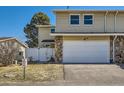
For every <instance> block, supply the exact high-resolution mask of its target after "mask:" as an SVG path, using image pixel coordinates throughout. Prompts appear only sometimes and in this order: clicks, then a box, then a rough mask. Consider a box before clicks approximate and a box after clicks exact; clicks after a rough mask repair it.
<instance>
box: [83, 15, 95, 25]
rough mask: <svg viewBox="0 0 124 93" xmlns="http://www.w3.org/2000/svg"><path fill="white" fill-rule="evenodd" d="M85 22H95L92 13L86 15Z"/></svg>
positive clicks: (90, 23) (87, 23) (89, 23)
mask: <svg viewBox="0 0 124 93" xmlns="http://www.w3.org/2000/svg"><path fill="white" fill-rule="evenodd" d="M84 24H85V25H92V24H93V16H92V15H84Z"/></svg>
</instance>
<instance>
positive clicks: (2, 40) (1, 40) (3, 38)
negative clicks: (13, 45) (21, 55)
mask: <svg viewBox="0 0 124 93" xmlns="http://www.w3.org/2000/svg"><path fill="white" fill-rule="evenodd" d="M10 40H15V41H16V42H18V43H19V44H20V45H22V46H23V47H25V48H28V46H27V45H25V44H23V43H22V42H20V41H19V40H17V39H16V38H13V37H0V42H5V41H10Z"/></svg>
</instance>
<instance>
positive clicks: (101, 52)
mask: <svg viewBox="0 0 124 93" xmlns="http://www.w3.org/2000/svg"><path fill="white" fill-rule="evenodd" d="M53 12H54V13H55V15H56V26H55V31H52V32H51V33H50V35H51V36H53V37H55V59H56V63H111V62H123V61H124V37H123V35H124V11H122V10H54V11H53ZM49 32H50V31H49Z"/></svg>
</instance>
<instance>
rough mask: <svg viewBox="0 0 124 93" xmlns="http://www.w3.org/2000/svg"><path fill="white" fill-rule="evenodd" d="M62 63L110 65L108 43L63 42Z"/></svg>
mask: <svg viewBox="0 0 124 93" xmlns="http://www.w3.org/2000/svg"><path fill="white" fill-rule="evenodd" d="M63 63H110V41H109V40H64V41H63Z"/></svg>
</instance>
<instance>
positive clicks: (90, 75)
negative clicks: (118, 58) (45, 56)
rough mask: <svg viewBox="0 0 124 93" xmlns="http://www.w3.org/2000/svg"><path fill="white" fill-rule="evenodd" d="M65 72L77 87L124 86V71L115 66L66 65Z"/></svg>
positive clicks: (67, 79) (67, 77)
mask: <svg viewBox="0 0 124 93" xmlns="http://www.w3.org/2000/svg"><path fill="white" fill-rule="evenodd" d="M64 72H65V80H66V81H68V82H69V81H70V82H75V85H124V69H121V68H120V67H119V66H117V65H115V64H72V65H64ZM70 84H71V83H70Z"/></svg>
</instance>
